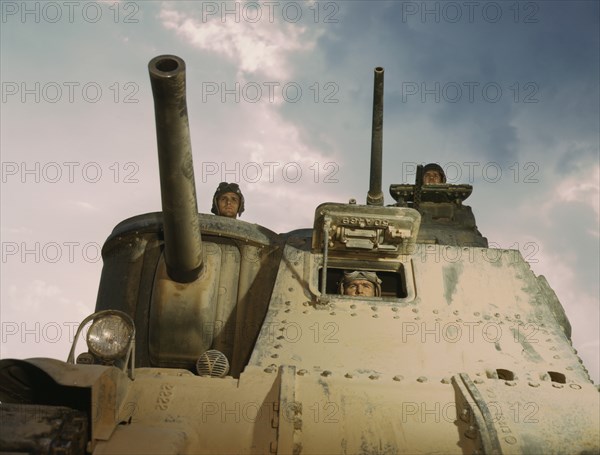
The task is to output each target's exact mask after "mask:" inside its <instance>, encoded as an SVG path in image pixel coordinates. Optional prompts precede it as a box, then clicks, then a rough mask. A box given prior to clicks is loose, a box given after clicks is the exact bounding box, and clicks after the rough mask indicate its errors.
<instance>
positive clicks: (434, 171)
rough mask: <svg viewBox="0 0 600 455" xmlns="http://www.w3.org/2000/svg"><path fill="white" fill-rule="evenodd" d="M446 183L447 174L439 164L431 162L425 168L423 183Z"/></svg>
mask: <svg viewBox="0 0 600 455" xmlns="http://www.w3.org/2000/svg"><path fill="white" fill-rule="evenodd" d="M443 183H446V174H445V173H444V170H443V169H442V167H441V166H440V165H439V164H435V163H429V164H427V165H425V167H424V168H423V185H441V184H443Z"/></svg>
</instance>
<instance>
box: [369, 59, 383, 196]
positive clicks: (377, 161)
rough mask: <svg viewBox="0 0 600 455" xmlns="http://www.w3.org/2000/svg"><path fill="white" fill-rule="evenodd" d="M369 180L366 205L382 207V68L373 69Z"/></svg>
mask: <svg viewBox="0 0 600 455" xmlns="http://www.w3.org/2000/svg"><path fill="white" fill-rule="evenodd" d="M371 134H372V135H371V178H370V184H369V192H368V193H367V205H383V192H382V191H381V173H382V169H381V167H382V149H383V68H382V67H380V66H378V67H377V68H375V83H374V87H373V129H372V133H371Z"/></svg>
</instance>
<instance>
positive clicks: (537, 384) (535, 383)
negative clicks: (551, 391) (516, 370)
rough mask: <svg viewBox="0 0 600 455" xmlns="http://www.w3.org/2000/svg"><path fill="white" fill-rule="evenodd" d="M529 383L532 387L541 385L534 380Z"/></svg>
mask: <svg viewBox="0 0 600 455" xmlns="http://www.w3.org/2000/svg"><path fill="white" fill-rule="evenodd" d="M529 385H530V386H531V387H539V386H540V384H539V382H533V381H529Z"/></svg>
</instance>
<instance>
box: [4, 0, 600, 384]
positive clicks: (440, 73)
mask: <svg viewBox="0 0 600 455" xmlns="http://www.w3.org/2000/svg"><path fill="white" fill-rule="evenodd" d="M0 5H1V9H2V17H1V23H0V27H1V32H0V33H1V35H0V41H1V44H0V51H1V54H0V65H1V67H0V72H1V81H2V103H1V112H0V114H1V116H0V152H1V161H2V182H1V207H0V210H1V246H2V260H1V262H0V266H1V298H0V319H1V334H0V336H1V338H2V339H1V344H0V357H2V358H8V357H15V358H27V357H41V356H48V357H55V358H61V359H65V358H66V356H67V354H68V349H69V346H70V342H71V341H72V338H73V333H74V330H75V327H76V326H77V324H78V323H79V322H80V321H81V320H82V319H83V318H84V317H85V316H87V315H88V314H90V313H91V312H93V309H94V305H95V300H96V294H97V289H98V283H99V279H100V273H101V268H102V261H101V255H100V249H101V246H102V244H103V242H104V240H105V239H106V238H107V237H108V235H109V234H110V232H111V230H112V228H113V227H114V226H115V225H116V224H117V223H118V222H120V221H121V220H123V219H125V218H128V217H130V216H134V215H137V214H142V213H147V212H154V211H160V210H161V207H160V189H159V177H158V164H157V161H158V160H157V154H156V143H155V129H154V114H153V101H152V95H151V90H150V84H149V77H148V70H147V64H148V62H149V61H150V60H151V59H152V58H153V57H155V56H157V55H161V54H175V55H178V56H180V57H181V58H183V59H184V60H185V62H186V67H187V92H188V111H189V117H190V131H191V137H192V149H193V154H194V167H195V172H196V174H195V179H196V187H197V193H198V197H199V203H198V206H199V207H198V208H199V211H200V212H203V213H209V212H210V207H211V198H212V194H213V193H214V190H215V189H216V187H217V185H218V183H219V182H221V181H223V180H227V181H234V182H237V183H239V184H240V186H241V187H242V190H243V192H244V194H245V198H246V212H244V214H243V215H242V218H241V219H242V220H245V221H247V222H251V223H258V224H261V225H263V226H265V227H267V228H269V229H271V230H272V231H275V232H288V231H291V230H294V229H297V228H303V227H311V226H312V224H313V217H314V210H315V208H316V207H317V205H319V204H320V203H322V202H326V201H331V202H347V201H348V200H349V199H350V198H356V199H357V200H358V202H359V203H364V201H365V197H366V193H367V190H368V185H369V176H368V168H369V154H370V134H371V116H372V97H373V69H374V68H375V67H377V66H381V67H384V68H385V101H384V128H383V161H384V169H383V183H384V194H385V197H386V200H385V203H386V204H391V203H393V202H394V201H393V200H392V198H391V196H390V195H389V193H388V190H387V188H388V187H389V185H390V184H394V183H410V182H412V181H414V174H415V168H416V165H417V164H425V163H428V162H437V163H439V164H440V165H441V166H442V167H443V168H444V169H445V170H446V173H447V176H448V181H449V183H456V184H459V183H466V184H471V185H473V187H474V191H473V194H472V196H471V197H470V198H469V199H468V200H467V201H466V204H468V205H470V206H471V207H472V208H473V211H474V213H475V216H476V220H477V225H478V227H479V230H480V231H481V232H482V233H483V235H484V236H486V237H487V238H488V240H489V241H490V245H491V246H494V247H499V248H510V249H519V250H520V251H521V253H522V255H523V256H524V257H525V258H526V259H527V260H528V261H529V262H530V264H531V268H532V270H533V271H534V272H535V273H536V274H538V275H544V276H545V277H546V278H547V279H548V281H549V283H550V285H551V287H552V288H553V289H554V290H555V292H556V294H557V296H558V298H559V299H560V301H561V303H562V304H563V306H564V308H565V311H566V313H567V316H568V317H569V320H570V321H571V324H572V326H573V336H572V340H573V344H574V347H575V348H576V349H577V351H578V353H579V355H580V356H581V357H582V359H583V361H584V364H585V366H586V367H587V368H588V370H589V371H590V374H591V376H592V378H593V380H594V381H595V382H596V383H599V382H600V373H599V363H600V361H599V357H600V354H599V341H598V340H599V332H600V327H599V325H600V322H599V321H600V312H599V300H600V298H599V280H598V276H600V270H599V253H600V244H599V239H600V228H599V211H600V208H599V204H600V203H599V194H600V188H599V181H600V158H599V154H600V152H599V147H600V146H599V135H600V126H599V125H600V115H599V106H600V99H599V98H600V95H599V80H600V74H599V55H600V44H599V36H600V31H599V22H600V20H599V3H598V2H597V1H531V2H530V1H496V2H495V1H476V2H461V1H458V2H453V1H447V2H438V1H427V2H422V1H418V2H409V1H393V2H383V1H369V2H366V1H364V2H363V1H322V2H306V1H296V2H294V1H291V2H282V1H270V2H241V3H233V2H183V1H177V2H158V1H143V2H142V1H138V2H129V1H120V2H118V1H114V0H108V1H103V2H87V1H86V2H62V1H57V2H36V1H30V2H22V1H18V2H16V1H4V0H2V1H1V2H0Z"/></svg>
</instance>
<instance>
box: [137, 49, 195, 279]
mask: <svg viewBox="0 0 600 455" xmlns="http://www.w3.org/2000/svg"><path fill="white" fill-rule="evenodd" d="M148 71H149V72H150V82H151V84H152V94H153V96H154V112H155V118H156V140H157V144H158V164H159V170H160V188H161V199H162V211H163V230H164V241H165V262H166V265H167V273H168V274H169V277H170V278H171V279H172V280H174V281H177V282H180V283H189V282H191V281H194V280H195V279H196V278H198V276H199V275H200V272H201V270H202V238H201V234H200V222H199V219H198V202H197V198H196V184H195V182H194V163H193V161H192V147H191V140H190V128H189V121H188V112H187V102H186V94H185V62H184V61H183V60H182V59H181V58H179V57H177V56H175V55H160V56H158V57H155V58H153V59H152V60H150V63H148Z"/></svg>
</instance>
